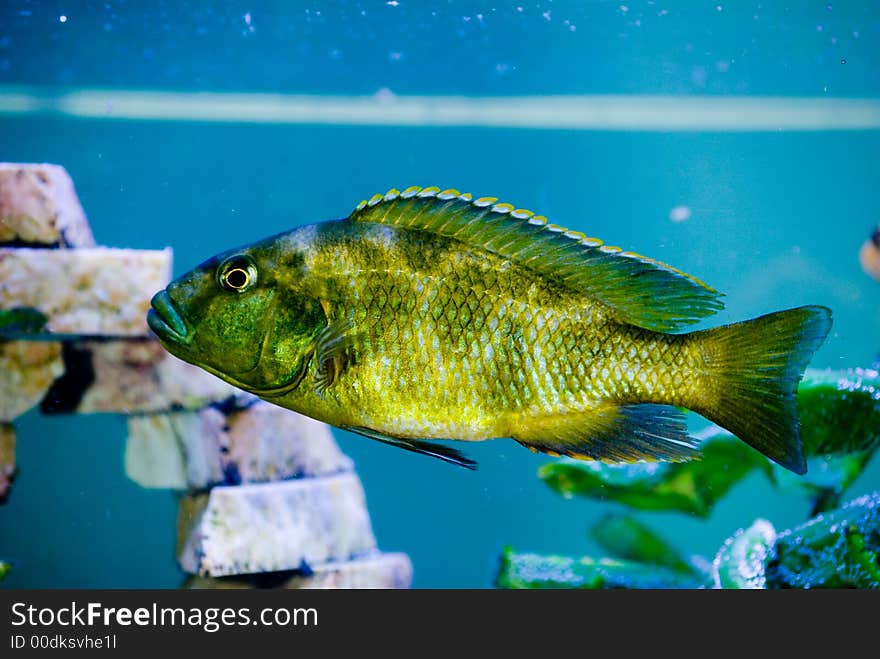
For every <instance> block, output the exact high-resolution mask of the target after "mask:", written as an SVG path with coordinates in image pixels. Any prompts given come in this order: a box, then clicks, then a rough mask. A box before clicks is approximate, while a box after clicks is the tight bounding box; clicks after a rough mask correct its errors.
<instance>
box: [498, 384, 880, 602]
mask: <svg viewBox="0 0 880 659" xmlns="http://www.w3.org/2000/svg"><path fill="white" fill-rule="evenodd" d="M797 403H798V408H799V410H800V415H801V419H802V428H801V434H802V438H803V446H804V455H805V457H806V458H807V464H808V467H809V468H808V471H807V474H806V475H804V476H797V475H795V474H792V473H791V472H789V471H787V470H785V469H782V468H780V467H779V466H778V465H774V464H772V463H771V462H770V461H769V460H767V458H765V457H764V456H762V455H761V454H760V453H758V452H757V451H755V450H753V449H751V448H750V447H748V446H746V445H745V444H743V443H742V442H739V441H738V440H737V439H736V438H735V437H733V436H732V435H730V434H729V433H727V432H726V431H723V430H721V429H710V430H709V431H707V432H706V433H704V441H703V444H702V450H703V457H702V459H701V460H695V461H691V462H684V463H649V464H641V463H640V464H632V465H607V464H602V463H588V462H579V461H574V460H560V461H559V462H556V463H552V464H547V465H544V466H543V467H541V468H540V469H539V471H538V476H539V477H540V478H541V479H542V480H543V481H544V482H545V483H547V485H548V486H549V487H551V488H552V489H553V490H555V491H556V492H558V493H560V494H562V495H563V496H564V497H566V498H572V497H575V496H579V497H588V498H593V499H598V500H602V501H613V502H617V503H620V504H623V505H626V506H628V507H630V508H633V509H636V510H641V511H661V510H662V511H678V512H684V513H690V514H693V515H697V516H700V517H707V516H708V515H709V514H710V513H711V511H712V509H713V507H714V506H715V504H716V503H717V502H718V501H720V500H721V499H722V498H723V497H724V495H725V494H727V493H728V492H729V491H730V490H731V488H732V487H733V486H735V485H736V484H737V483H738V482H740V481H741V480H743V479H744V478H745V477H746V476H748V475H749V474H751V473H752V472H757V473H761V474H763V475H764V476H765V477H766V478H768V479H769V481H770V483H772V484H773V485H774V486H775V487H777V488H779V489H781V490H784V491H789V492H795V493H799V494H803V495H806V496H808V497H809V498H810V499H811V500H812V503H813V505H812V513H811V516H812V518H811V519H810V520H809V521H808V522H807V523H805V524H803V525H801V526H798V527H796V528H793V529H789V530H786V531H782V532H777V530H776V529H775V528H774V527H773V525H772V524H771V523H770V522H769V521H767V520H765V519H761V518H758V519H756V520H755V522H754V523H753V524H752V525H751V526H750V527H748V528H746V529H740V530H738V531H736V533H734V535H732V536H731V537H730V538H728V539H727V540H726V541H725V542H724V543H723V545H722V546H721V548H720V549H719V550H718V552H717V554H716V555H715V557H714V560H712V561H711V562H710V561H708V560H706V559H705V558H702V557H699V556H690V557H686V556H685V555H683V554H682V553H681V552H679V551H678V550H677V549H676V548H675V547H673V546H672V545H671V544H670V543H668V542H667V541H666V540H665V539H663V538H662V537H660V536H659V535H658V534H656V533H655V532H654V531H653V530H651V529H650V528H649V527H648V526H646V525H645V524H643V523H642V522H640V521H639V520H637V519H635V518H634V517H631V516H628V515H606V516H605V517H603V518H602V519H601V520H600V521H599V522H598V523H597V524H596V525H595V526H594V527H593V528H592V529H591V536H592V538H593V540H594V541H595V542H596V544H598V545H599V547H601V549H602V550H603V551H605V552H607V553H608V554H610V555H611V556H612V558H604V557H602V558H592V557H580V558H573V557H566V556H540V555H536V554H530V553H519V552H516V551H514V550H513V549H510V548H507V549H505V550H504V553H503V555H502V558H501V568H500V571H499V574H498V577H497V585H498V586H500V587H503V588H562V587H567V588H652V587H654V588H700V587H705V588H817V587H836V588H839V587H854V588H878V587H880V493H877V492H875V493H873V494H870V495H866V496H863V497H860V498H858V499H856V500H854V501H851V502H849V503H847V504H846V505H844V506H842V507H841V506H840V502H841V498H842V496H843V495H844V494H845V492H846V491H847V489H848V488H849V487H850V486H851V485H852V484H853V482H855V481H856V479H857V478H858V477H859V475H861V473H862V472H863V471H864V469H865V467H866V466H867V464H868V463H869V462H870V460H871V458H872V457H873V455H874V453H876V452H877V449H878V446H880V375H878V372H877V371H875V370H872V369H850V370H846V371H830V370H826V371H817V370H808V371H807V374H806V375H805V377H804V379H803V381H802V382H801V385H800V387H799V389H798V395H797Z"/></svg>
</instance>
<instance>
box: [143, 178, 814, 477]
mask: <svg viewBox="0 0 880 659" xmlns="http://www.w3.org/2000/svg"><path fill="white" fill-rule="evenodd" d="M496 202H497V200H494V199H487V198H481V199H477V200H473V198H472V197H471V196H470V195H461V194H459V193H458V192H457V191H454V190H446V191H440V190H439V189H437V188H408V189H407V190H405V191H404V192H403V193H401V192H398V191H397V190H391V191H389V192H388V193H386V194H385V195H377V196H376V197H373V198H372V199H370V200H369V201H365V202H362V203H361V204H360V205H359V206H358V207H357V209H356V210H355V211H354V212H353V213H352V215H351V216H349V217H348V218H346V219H344V220H338V221H331V222H324V223H320V224H314V225H308V226H303V227H300V228H297V229H294V230H293V231H290V232H287V233H283V234H279V235H277V236H273V237H270V238H268V239H265V240H263V241H260V242H257V243H254V244H253V245H250V246H247V247H244V248H239V249H235V250H231V251H229V252H225V253H223V254H220V255H218V256H217V257H214V258H213V259H210V260H209V261H206V262H205V263H203V264H202V265H200V266H199V267H197V268H196V269H194V270H193V271H192V272H190V273H188V274H186V275H184V276H183V277H181V278H180V279H179V280H177V281H175V282H173V283H172V284H171V285H169V287H168V288H167V290H166V291H163V292H160V293H159V294H157V296H156V297H155V298H154V301H153V305H154V310H153V311H151V312H150V315H149V316H148V321H149V322H150V325H151V327H153V329H154V331H155V332H156V334H157V335H158V337H159V338H160V340H161V341H162V342H163V345H165V346H166V348H168V350H169V351H171V352H172V353H174V354H175V355H177V356H179V357H181V358H183V359H185V360H187V361H190V362H192V363H195V364H197V365H199V366H202V367H203V368H205V369H207V370H209V371H210V372H212V373H215V374H216V375H218V376H220V377H222V378H224V379H226V380H227V381H229V382H231V383H232V384H234V385H236V386H239V387H241V388H243V389H246V390H248V391H251V392H253V393H255V394H257V395H259V396H261V397H263V398H265V399H266V400H269V401H271V402H273V403H276V404H278V405H281V406H284V407H287V408H289V409H293V410H296V411H298V412H300V413H303V414H307V415H309V416H311V417H314V418H316V419H319V420H322V421H325V422H327V423H330V424H333V425H336V426H339V427H343V428H348V429H351V430H355V431H357V432H361V433H363V434H366V435H368V436H370V437H373V438H375V439H379V440H381V441H386V442H390V443H394V444H397V445H399V446H401V447H403V448H407V449H411V450H416V451H419V452H425V453H431V454H434V455H436V456H437V457H441V458H443V459H447V460H449V461H453V462H459V463H462V464H465V465H469V462H468V461H467V460H466V459H465V458H464V457H463V456H461V455H460V454H459V453H458V452H457V451H455V450H454V449H450V448H447V447H445V446H441V445H438V444H436V443H433V442H425V440H427V439H459V440H471V441H478V440H485V439H491V438H497V437H512V438H513V439H515V440H517V441H518V442H520V443H522V444H523V445H525V446H527V447H528V448H530V449H533V450H536V451H542V452H546V453H550V454H553V455H570V456H574V457H579V458H584V459H597V460H605V461H613V462H616V461H633V460H640V459H648V460H658V459H660V460H684V459H689V458H692V457H694V456H695V455H696V454H697V451H696V444H695V441H694V440H693V439H692V438H690V437H688V435H687V431H686V426H685V424H684V419H683V417H682V415H681V412H680V411H679V410H678V409H677V408H678V407H685V408H689V409H692V410H694V411H697V412H699V413H701V414H703V415H704V416H706V417H708V418H710V419H712V420H715V421H716V422H718V423H719V424H720V425H722V426H724V427H727V428H728V429H729V430H731V431H732V432H734V433H735V434H738V435H739V436H740V437H741V438H742V439H744V440H745V441H748V442H749V443H750V444H752V445H753V446H755V447H756V448H758V449H759V450H762V451H763V452H764V453H765V454H767V455H768V456H769V457H771V458H772V459H774V460H776V461H777V462H780V463H781V464H784V465H785V466H787V467H789V468H790V469H793V470H795V471H799V472H802V471H803V470H804V469H805V465H804V461H803V457H802V454H801V449H800V439H799V436H798V428H797V409H796V405H795V402H794V392H795V390H796V387H797V382H798V380H799V378H800V376H801V374H802V372H803V369H804V368H805V366H806V362H807V361H808V360H809V357H810V356H811V355H812V352H813V351H814V350H815V348H816V347H817V346H818V345H819V344H820V343H821V342H822V340H823V339H824V338H825V335H826V334H827V332H828V329H829V327H830V312H829V311H828V310H827V309H824V308H823V307H802V308H799V309H793V310H788V311H783V312H778V313H777V314H770V315H769V316H765V317H762V318H760V319H755V320H753V321H747V322H745V323H739V324H735V325H729V326H725V327H721V328H715V329H711V330H704V331H699V332H691V333H681V332H679V331H678V330H680V329H681V327H683V326H685V325H687V324H688V323H691V322H695V321H697V320H699V319H700V318H702V317H704V316H707V315H709V314H711V313H714V312H715V311H717V310H718V309H720V308H721V306H722V305H721V302H720V299H719V298H720V295H719V294H718V293H717V292H716V291H714V290H713V289H712V288H710V287H709V286H707V285H706V284H704V283H703V282H701V281H699V280H697V279H695V278H693V277H691V276H689V275H686V274H685V273H683V272H680V271H678V270H676V269H674V268H672V267H670V266H667V265H665V264H662V263H659V262H656V261H654V260H652V259H649V258H646V257H642V256H640V255H638V254H634V253H630V252H622V251H621V250H619V249H618V248H614V247H608V246H605V245H604V244H602V242H601V241H599V240H597V239H594V238H589V237H586V236H584V235H582V234H579V233H575V232H570V231H566V230H565V229H563V228H562V227H557V226H555V225H552V224H549V223H547V221H546V219H545V218H542V217H539V216H535V215H534V214H532V213H531V212H529V211H525V210H522V209H515V208H514V207H513V206H510V205H507V204H498V203H496Z"/></svg>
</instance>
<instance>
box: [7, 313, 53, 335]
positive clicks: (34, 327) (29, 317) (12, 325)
mask: <svg viewBox="0 0 880 659" xmlns="http://www.w3.org/2000/svg"><path fill="white" fill-rule="evenodd" d="M48 322H49V318H48V317H47V316H46V314H44V313H43V312H42V311H40V310H39V309H34V308H33V307H14V308H12V309H0V340H2V341H6V340H12V339H21V338H27V337H28V336H31V335H33V334H39V333H40V332H41V331H42V330H43V328H44V327H45V326H46V323H48Z"/></svg>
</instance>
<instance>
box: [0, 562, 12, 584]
mask: <svg viewBox="0 0 880 659" xmlns="http://www.w3.org/2000/svg"><path fill="white" fill-rule="evenodd" d="M11 570H12V564H11V563H8V562H6V561H0V582H2V581H3V580H4V579H5V578H6V575H7V574H9V572H10V571H11Z"/></svg>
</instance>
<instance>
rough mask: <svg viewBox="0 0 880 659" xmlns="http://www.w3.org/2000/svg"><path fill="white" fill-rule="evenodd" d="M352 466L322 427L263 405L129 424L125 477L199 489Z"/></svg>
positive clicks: (156, 417)
mask: <svg viewBox="0 0 880 659" xmlns="http://www.w3.org/2000/svg"><path fill="white" fill-rule="evenodd" d="M353 468H354V466H353V464H352V462H351V460H350V459H349V458H348V457H347V456H345V455H344V454H343V453H342V452H341V451H340V450H339V447H338V446H337V444H336V442H335V441H334V439H333V435H332V433H331V432H330V428H329V427H328V426H327V425H326V424H324V423H321V422H320V421H315V420H314V419H310V418H309V417H307V416H303V415H301V414H297V413H296V412H292V411H290V410H286V409H284V408H281V407H277V406H275V405H272V404H270V403H267V402H265V401H256V402H254V403H253V404H251V405H249V406H248V407H245V408H244V409H239V410H234V411H232V412H229V413H224V412H222V411H221V409H220V408H218V407H207V408H205V409H203V410H202V411H200V412H173V413H169V414H149V415H138V416H132V417H130V418H129V420H128V441H127V443H126V448H125V469H126V474H127V475H128V477H129V478H131V479H132V480H133V481H135V482H136V483H138V484H139V485H141V486H142V487H152V488H172V489H181V490H182V489H192V490H197V489H204V488H206V487H210V486H212V485H217V484H226V485H235V484H238V483H254V482H257V483H258V482H266V481H274V480H281V479H288V478H298V477H303V476H326V475H329V474H334V473H339V472H342V471H351V470H353Z"/></svg>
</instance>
